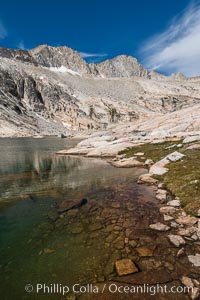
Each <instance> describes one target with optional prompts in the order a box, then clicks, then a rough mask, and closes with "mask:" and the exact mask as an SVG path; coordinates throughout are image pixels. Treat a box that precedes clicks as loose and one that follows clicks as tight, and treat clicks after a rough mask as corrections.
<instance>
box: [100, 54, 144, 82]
mask: <svg viewBox="0 0 200 300" xmlns="http://www.w3.org/2000/svg"><path fill="white" fill-rule="evenodd" d="M97 69H98V71H99V73H100V74H101V75H102V76H105V77H132V76H139V77H147V74H148V71H147V70H146V69H145V68H144V67H143V66H142V65H141V64H139V62H138V60H137V59H136V58H135V57H133V56H130V55H124V54H122V55H118V56H116V57H114V58H111V59H107V60H105V61H103V62H101V63H99V64H97Z"/></svg>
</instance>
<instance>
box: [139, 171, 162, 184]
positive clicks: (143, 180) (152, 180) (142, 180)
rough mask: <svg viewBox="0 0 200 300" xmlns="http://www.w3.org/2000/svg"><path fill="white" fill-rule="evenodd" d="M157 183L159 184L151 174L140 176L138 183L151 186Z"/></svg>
mask: <svg viewBox="0 0 200 300" xmlns="http://www.w3.org/2000/svg"><path fill="white" fill-rule="evenodd" d="M157 182H158V180H157V179H155V178H153V177H152V174H149V173H147V174H143V175H140V177H139V181H138V183H149V184H156V183H157Z"/></svg>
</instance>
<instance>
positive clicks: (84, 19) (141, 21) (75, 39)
mask: <svg viewBox="0 0 200 300" xmlns="http://www.w3.org/2000/svg"><path fill="white" fill-rule="evenodd" d="M41 44H48V45H50V46H63V45H66V46H69V47H71V48H73V49H75V50H77V51H78V52H79V53H80V54H81V56H82V57H83V58H84V59H86V60H87V61H88V62H99V61H102V60H105V59H107V58H112V57H114V56H116V55H120V54H127V55H132V56H134V57H136V58H137V59H138V60H139V62H140V63H142V64H143V65H144V66H145V67H146V68H148V69H154V70H157V71H159V72H161V73H164V74H170V73H173V72H182V73H183V74H185V75H187V76H194V75H200V1H199V0H196V1H195V0H193V1H190V0H167V1H164V0H123V1H121V0H115V1H114V0H101V1H99V0H93V1H92V0H84V1H83V0H71V1H69V0H57V1H53V2H52V1H46V0H43V1H41V0H40V1H39V0H34V1H28V2H27V1H25V0H22V1H14V0H10V1H2V3H1V8H0V46H2V47H8V48H20V49H31V48H34V47H36V46H38V45H41Z"/></svg>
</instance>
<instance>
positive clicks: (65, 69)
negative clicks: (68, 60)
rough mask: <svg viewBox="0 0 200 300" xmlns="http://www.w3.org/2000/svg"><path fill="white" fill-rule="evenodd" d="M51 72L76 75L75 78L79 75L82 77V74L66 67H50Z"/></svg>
mask: <svg viewBox="0 0 200 300" xmlns="http://www.w3.org/2000/svg"><path fill="white" fill-rule="evenodd" d="M50 70H51V71H53V72H58V73H70V74H72V75H75V76H77V75H78V76H81V74H80V73H78V72H75V71H73V70H71V69H67V68H66V67H64V66H61V67H59V68H56V67H50Z"/></svg>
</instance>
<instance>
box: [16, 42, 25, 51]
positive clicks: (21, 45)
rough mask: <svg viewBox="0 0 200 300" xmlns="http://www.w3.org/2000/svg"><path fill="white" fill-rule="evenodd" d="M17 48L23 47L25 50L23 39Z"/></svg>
mask: <svg viewBox="0 0 200 300" xmlns="http://www.w3.org/2000/svg"><path fill="white" fill-rule="evenodd" d="M17 48H19V49H21V50H25V45H24V42H23V41H20V42H19V44H18V45H17Z"/></svg>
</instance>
